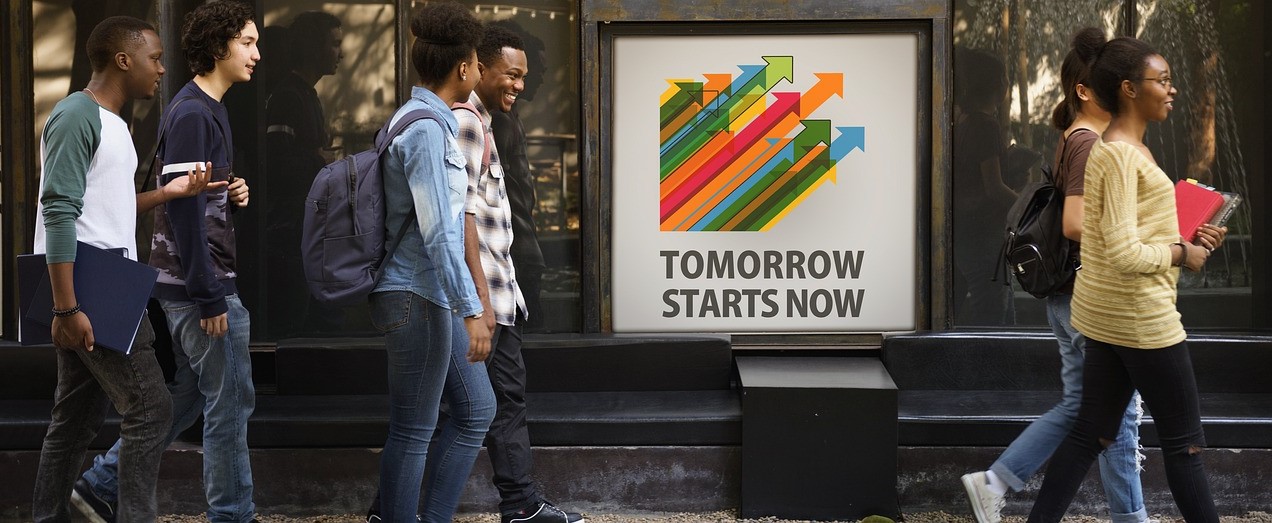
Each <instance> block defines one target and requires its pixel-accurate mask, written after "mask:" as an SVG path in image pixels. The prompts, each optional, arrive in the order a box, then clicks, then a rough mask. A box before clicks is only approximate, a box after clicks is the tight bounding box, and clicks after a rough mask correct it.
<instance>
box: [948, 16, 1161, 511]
mask: <svg viewBox="0 0 1272 523" xmlns="http://www.w3.org/2000/svg"><path fill="white" fill-rule="evenodd" d="M1103 45H1104V31H1102V30H1100V29H1096V28H1094V27H1088V28H1086V29H1084V30H1082V31H1081V32H1079V33H1078V34H1077V35H1076V36H1074V38H1073V46H1072V49H1071V50H1070V51H1069V54H1068V55H1067V56H1065V58H1064V62H1062V63H1061V65H1060V84H1061V86H1063V88H1064V99H1063V100H1061V101H1060V103H1059V104H1057V105H1056V108H1055V111H1053V113H1052V123H1053V125H1054V126H1055V128H1056V129H1057V130H1059V131H1061V137H1060V143H1059V144H1058V145H1057V147H1056V161H1055V163H1054V165H1055V166H1056V168H1055V171H1054V172H1055V176H1056V186H1057V187H1059V188H1060V190H1062V191H1064V194H1065V199H1064V215H1063V220H1062V222H1063V225H1062V229H1063V234H1064V235H1065V237H1067V238H1069V239H1070V240H1071V241H1072V242H1073V244H1072V249H1073V250H1072V252H1073V254H1074V261H1075V262H1076V261H1077V259H1076V255H1077V252H1078V249H1079V245H1078V241H1079V240H1080V239H1081V236H1082V193H1083V187H1084V185H1083V179H1084V178H1083V173H1084V172H1085V171H1086V165H1087V155H1088V154H1090V152H1091V148H1092V146H1093V145H1094V144H1095V143H1096V142H1097V141H1099V137H1100V133H1101V132H1103V131H1104V129H1105V128H1106V127H1108V125H1109V118H1110V117H1109V113H1108V111H1105V110H1104V109H1101V108H1100V106H1099V104H1098V103H1096V101H1095V95H1094V93H1093V92H1092V90H1091V88H1090V87H1089V86H1088V85H1086V84H1088V83H1089V80H1088V70H1089V69H1090V67H1089V64H1090V63H1091V62H1092V61H1094V60H1095V55H1096V53H1098V52H1099V51H1100V47H1101V46H1103ZM1072 297H1073V279H1072V277H1071V278H1070V280H1069V282H1068V283H1067V284H1066V285H1065V287H1064V288H1062V289H1061V290H1060V291H1058V292H1056V293H1055V294H1053V295H1051V296H1048V297H1047V298H1046V303H1047V322H1048V323H1049V324H1050V325H1051V331H1052V333H1053V334H1055V336H1056V341H1057V342H1058V344H1059V348H1060V365H1061V370H1060V380H1061V383H1062V385H1063V389H1064V393H1063V395H1062V396H1061V400H1060V402H1059V403H1057V404H1056V406H1055V407H1052V408H1051V410H1048V411H1047V412H1046V413H1044V414H1043V415H1042V416H1040V417H1039V418H1038V419H1037V420H1035V421H1034V422H1033V423H1030V424H1029V426H1028V427H1026V428H1025V431H1024V432H1021V433H1020V436H1018V437H1017V438H1016V439H1015V440H1014V441H1012V442H1011V445H1009V446H1008V447H1007V450H1006V451H1004V452H1003V453H1002V455H1001V456H999V457H998V459H997V460H995V461H994V464H993V465H992V466H990V468H989V470H986V471H981V472H974V473H971V474H967V475H965V476H963V478H962V480H963V486H964V488H965V489H966V490H967V494H968V497H969V498H970V500H971V503H972V510H973V512H974V513H975V514H976V520H977V521H978V522H979V523H998V522H999V521H1001V520H1002V515H1001V510H1002V508H1003V505H1004V501H1005V496H1006V494H1007V491H1008V489H1011V490H1014V491H1017V492H1019V491H1021V490H1023V489H1024V488H1025V484H1026V483H1027V482H1028V481H1029V478H1031V477H1032V476H1033V475H1034V473H1036V472H1037V471H1038V470H1039V469H1041V468H1042V465H1043V464H1044V463H1045V462H1046V461H1047V458H1049V457H1050V456H1051V453H1052V452H1054V451H1055V450H1056V447H1058V446H1060V442H1061V441H1063V440H1064V437H1065V435H1066V434H1068V432H1069V429H1071V428H1073V421H1074V420H1075V419H1077V417H1078V405H1079V403H1081V400H1082V360H1083V356H1082V355H1083V351H1084V348H1085V346H1086V343H1085V338H1083V337H1082V334H1081V333H1079V332H1078V331H1077V330H1076V329H1074V328H1073V324H1072V323H1071V322H1070V321H1069V309H1070V301H1071V299H1072ZM1138 406H1139V401H1138V400H1132V401H1131V402H1130V403H1128V404H1127V406H1126V409H1125V412H1124V413H1123V415H1122V421H1121V424H1120V426H1119V428H1118V432H1117V442H1116V443H1114V444H1112V445H1110V446H1109V447H1108V448H1107V449H1105V450H1104V451H1103V452H1101V453H1100V479H1101V483H1103V484H1104V493H1105V498H1106V499H1108V503H1109V518H1110V519H1112V520H1113V523H1147V522H1148V521H1151V520H1149V519H1148V511H1147V510H1146V509H1145V508H1144V493H1143V490H1142V488H1141V486H1140V477H1139V425H1138V422H1139V415H1138V411H1139V409H1138V408H1137V407H1138Z"/></svg>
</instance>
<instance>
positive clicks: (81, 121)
mask: <svg viewBox="0 0 1272 523" xmlns="http://www.w3.org/2000/svg"><path fill="white" fill-rule="evenodd" d="M81 98H82V99H81ZM98 110H99V108H98V106H97V104H95V103H93V102H92V101H90V100H87V97H86V96H83V95H78V96H77V95H71V96H70V97H67V98H66V99H65V100H62V101H61V102H59V103H58V104H57V106H56V107H54V109H53V114H52V115H50V116H49V121H48V123H47V124H46V125H45V126H44V137H43V142H44V168H43V177H44V179H43V182H42V184H41V187H40V203H41V204H42V205H43V209H44V210H43V215H42V219H43V220H44V234H45V253H46V260H47V261H48V263H63V262H73V261H75V239H76V238H75V220H76V219H78V218H79V216H80V214H81V213H82V212H83V208H84V190H85V186H86V185H87V184H88V181H87V180H88V178H87V174H88V169H89V166H90V165H92V163H93V155H94V154H96V153H97V146H98V145H100V144H101V136H102V120H101V114H100V113H99V112H98ZM127 204H129V205H131V204H133V203H132V202H127Z"/></svg>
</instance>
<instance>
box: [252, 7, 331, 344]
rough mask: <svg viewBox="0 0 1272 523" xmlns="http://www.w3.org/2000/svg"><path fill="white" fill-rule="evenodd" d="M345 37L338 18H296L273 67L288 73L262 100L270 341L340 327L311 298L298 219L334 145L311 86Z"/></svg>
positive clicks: (322, 15)
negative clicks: (281, 55)
mask: <svg viewBox="0 0 1272 523" xmlns="http://www.w3.org/2000/svg"><path fill="white" fill-rule="evenodd" d="M343 39H344V35H343V33H342V31H341V29H340V19H338V18H336V17H335V16H332V15H331V14H328V13H324V12H321V11H307V12H304V13H301V14H299V15H297V16H296V19H295V20H293V21H292V23H291V25H290V26H288V28H287V44H286V48H287V53H286V56H287V58H286V59H284V60H278V61H276V62H274V63H275V64H276V65H275V66H274V67H276V68H281V67H280V66H289V67H290V69H288V70H287V71H286V72H285V73H282V75H281V77H280V78H277V81H276V82H275V83H274V84H273V88H272V89H271V90H270V94H269V97H268V98H267V99H266V101H265V112H266V116H265V125H266V130H265V132H266V135H265V136H266V138H265V140H266V141H265V144H266V162H267V165H268V166H269V169H268V172H269V177H270V179H269V182H270V183H269V198H267V199H266V200H267V203H266V213H267V216H268V220H269V225H268V227H267V231H268V232H267V234H268V236H267V238H266V242H267V244H268V245H271V246H274V247H277V248H276V249H272V250H271V253H270V256H269V258H268V262H267V263H268V265H267V266H268V267H269V269H268V274H270V277H269V278H268V279H267V281H268V282H269V283H268V285H269V288H268V292H269V294H268V299H269V309H270V313H269V315H268V318H269V323H270V334H271V335H273V336H279V337H285V336H293V335H297V334H300V333H301V332H302V331H304V332H310V331H324V330H331V329H335V328H339V326H340V324H341V323H342V321H341V318H342V315H341V313H340V311H339V310H338V309H334V308H331V307H328V306H324V305H322V304H320V303H318V302H317V301H315V300H313V299H311V298H310V296H309V291H308V289H307V288H306V286H305V279H304V271H303V270H301V262H300V222H301V219H302V217H303V216H304V213H303V209H304V204H305V195H306V194H307V193H308V191H309V186H310V184H311V183H312V182H313V178H314V175H315V174H317V173H318V171H319V170H321V169H322V168H323V166H325V165H326V164H327V163H328V158H327V157H326V156H324V154H323V150H324V149H325V148H327V147H328V146H329V145H330V144H331V136H330V135H329V134H328V133H327V120H326V117H325V116H324V115H323V109H322V102H321V101H319V99H318V91H316V90H315V89H314V85H315V84H317V83H318V80H320V79H322V77H324V76H327V75H331V74H335V72H336V68H337V67H338V66H339V65H340V60H341V58H343V56H344V53H343V52H342V51H341V50H340V44H341V41H342V40H343ZM275 70H277V69H275Z"/></svg>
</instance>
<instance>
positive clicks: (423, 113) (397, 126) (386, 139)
mask: <svg viewBox="0 0 1272 523" xmlns="http://www.w3.org/2000/svg"><path fill="white" fill-rule="evenodd" d="M425 119H428V120H433V121H436V122H437V123H438V124H441V121H440V120H438V119H437V112H436V111H432V110H430V109H414V110H411V111H410V112H408V113H406V114H404V115H402V117H401V118H398V121H397V122H396V123H394V122H393V119H392V118H390V119H389V121H388V122H384V127H381V128H380V131H379V132H377V133H376V134H375V151H376V155H377V156H384V151H387V150H388V149H389V144H390V143H393V139H394V138H397V135H399V134H402V131H404V130H406V127H407V126H409V125H411V124H413V123H415V122H417V121H419V120H425ZM389 124H393V126H392V127H390V126H389ZM414 218H415V207H411V212H410V213H409V214H407V215H406V219H405V220H403V221H402V227H401V228H399V229H398V233H397V236H394V237H393V243H391V244H389V247H388V248H387V249H385V250H384V258H383V259H381V260H380V263H384V262H385V261H388V259H389V258H390V257H392V256H393V253H394V252H396V251H397V248H398V245H399V244H401V243H402V237H403V236H406V230H407V229H408V228H410V226H411V220H412V219H414Z"/></svg>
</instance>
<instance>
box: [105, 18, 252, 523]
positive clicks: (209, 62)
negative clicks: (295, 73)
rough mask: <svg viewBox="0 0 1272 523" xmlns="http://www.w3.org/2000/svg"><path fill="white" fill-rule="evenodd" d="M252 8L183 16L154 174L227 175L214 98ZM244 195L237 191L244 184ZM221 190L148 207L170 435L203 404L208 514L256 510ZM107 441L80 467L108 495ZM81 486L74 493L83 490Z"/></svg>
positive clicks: (166, 177)
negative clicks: (167, 337) (168, 338)
mask: <svg viewBox="0 0 1272 523" xmlns="http://www.w3.org/2000/svg"><path fill="white" fill-rule="evenodd" d="M258 38H259V33H258V32H257V29H256V24H255V23H254V22H253V15H252V11H251V9H250V8H249V7H247V6H246V5H245V4H242V3H239V2H228V1H222V2H211V3H207V4H203V5H201V6H199V7H198V8H196V9H195V10H194V11H192V12H191V13H190V14H189V15H188V16H186V20H185V27H184V30H183V32H182V37H181V47H182V49H183V50H184V51H185V56H186V60H187V61H188V62H189V65H190V70H191V71H192V72H193V73H194V74H195V78H194V79H193V80H191V81H190V82H189V83H187V84H186V85H185V86H184V87H182V88H181V90H180V91H178V92H177V94H176V95H175V96H174V97H173V99H172V101H171V102H170V103H169V104H168V107H167V110H166V111H165V115H164V124H163V125H162V127H161V129H160V136H161V137H162V138H161V146H160V149H159V151H158V153H157V154H158V157H157V158H156V161H159V162H162V165H163V169H162V174H161V175H160V177H159V180H158V183H159V184H160V185H164V184H167V183H168V182H170V181H171V180H172V179H173V177H174V175H175V174H178V173H184V172H186V171H187V170H188V169H189V168H190V166H192V165H210V166H211V170H212V180H213V181H228V180H233V179H234V175H233V165H232V160H233V158H234V151H233V150H232V144H233V143H234V140H233V138H232V136H231V134H230V125H229V116H228V113H227V112H226V109H225V106H224V105H223V104H222V103H221V98H222V97H223V96H224V95H225V92H226V91H227V90H229V88H230V86H231V85H233V84H235V83H238V82H246V81H248V80H251V78H252V70H253V68H254V67H255V65H256V62H257V61H258V60H260V58H261V57H260V53H259V51H258V50H257V47H256V43H257V39H258ZM244 196H245V195H244ZM246 204H247V199H246V197H243V198H231V196H230V195H229V194H228V193H227V191H224V190H222V191H209V192H204V193H200V194H198V195H196V196H193V197H188V198H179V199H175V200H172V201H170V202H168V203H166V204H165V205H163V206H160V207H157V208H156V209H155V230H154V236H153V238H152V240H151V253H150V265H152V266H154V267H156V268H158V269H159V271H160V274H159V281H158V283H157V284H156V286H155V292H154V295H155V297H156V298H158V300H159V303H160V304H161V305H162V306H163V310H164V315H165V316H166V318H167V320H168V329H169V331H170V332H171V334H172V345H173V353H174V355H175V357H176V363H177V370H176V376H175V377H174V379H173V381H172V382H171V383H169V384H168V390H169V391H170V392H171V393H172V430H171V432H170V434H169V435H168V441H169V442H171V441H172V440H173V439H174V438H175V437H176V435H177V434H180V433H181V432H182V431H184V430H185V429H187V428H189V427H190V426H191V425H193V424H194V422H195V420H197V419H198V417H199V414H203V419H204V421H203V480H204V485H203V487H204V492H205V494H206V496H207V502H208V512H207V516H208V520H209V521H212V522H235V523H242V522H247V521H252V520H253V518H254V516H255V512H256V507H255V504H254V503H253V502H252V469H251V462H250V461H249V459H248V449H247V419H248V416H250V415H251V414H252V410H253V408H254V407H255V403H256V391H255V389H254V387H253V386H252V372H251V361H250V360H249V358H248V336H249V329H250V323H249V318H248V312H247V310H246V309H244V308H243V304H242V302H241V301H240V300H239V297H238V291H237V288H236V286H235V278H236V274H235V265H236V259H235V258H236V249H235V244H234V223H233V221H232V220H231V219H230V208H231V207H232V206H233V205H238V206H243V205H246ZM113 453H114V449H112V451H111V452H110V453H107V454H106V455H105V456H101V457H99V458H97V459H95V460H94V465H93V468H92V469H89V471H87V472H85V473H84V479H85V482H86V483H88V485H89V486H90V487H91V489H92V492H91V494H93V495H95V496H101V498H104V499H109V498H108V496H109V495H110V494H111V491H112V490H113V486H114V477H115V471H114V470H113V467H112V466H111V465H112V454H113ZM81 494H82V493H81Z"/></svg>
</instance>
